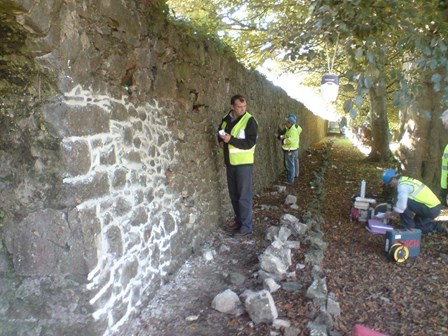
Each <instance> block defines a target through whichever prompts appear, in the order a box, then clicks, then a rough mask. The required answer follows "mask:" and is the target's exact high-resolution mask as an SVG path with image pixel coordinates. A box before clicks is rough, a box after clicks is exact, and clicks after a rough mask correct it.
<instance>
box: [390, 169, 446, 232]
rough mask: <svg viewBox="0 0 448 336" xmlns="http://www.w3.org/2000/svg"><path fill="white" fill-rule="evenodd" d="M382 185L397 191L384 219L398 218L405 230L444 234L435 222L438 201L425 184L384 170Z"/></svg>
mask: <svg viewBox="0 0 448 336" xmlns="http://www.w3.org/2000/svg"><path fill="white" fill-rule="evenodd" d="M382 180H383V183H384V184H386V185H388V186H389V187H391V188H396V189H397V202H396V204H395V206H394V207H393V210H392V211H387V212H386V214H385V217H386V218H392V217H396V216H400V222H401V224H402V225H403V226H404V227H405V228H406V229H414V228H417V229H420V230H422V233H430V232H444V228H443V227H442V225H441V223H438V222H435V221H434V218H436V217H437V216H438V215H439V214H440V211H441V209H442V206H441V204H440V201H439V199H438V198H437V196H436V195H435V194H434V193H433V192H432V191H431V189H429V188H428V187H427V186H426V185H425V184H423V183H422V182H420V181H419V180H416V179H414V178H411V177H407V176H400V175H399V174H397V172H396V171H395V170H394V169H386V170H385V171H384V173H383V175H382Z"/></svg>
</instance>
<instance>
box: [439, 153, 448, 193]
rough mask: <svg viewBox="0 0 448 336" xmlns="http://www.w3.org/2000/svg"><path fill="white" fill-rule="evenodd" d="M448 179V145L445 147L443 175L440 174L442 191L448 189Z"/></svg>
mask: <svg viewBox="0 0 448 336" xmlns="http://www.w3.org/2000/svg"><path fill="white" fill-rule="evenodd" d="M447 179H448V145H446V146H445V150H444V151H443V156H442V173H441V174H440V187H441V188H442V189H448V188H447V184H448V182H447Z"/></svg>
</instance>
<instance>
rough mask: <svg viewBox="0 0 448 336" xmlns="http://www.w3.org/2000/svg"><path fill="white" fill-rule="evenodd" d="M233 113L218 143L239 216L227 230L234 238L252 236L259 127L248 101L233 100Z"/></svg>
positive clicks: (224, 122)
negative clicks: (253, 180)
mask: <svg viewBox="0 0 448 336" xmlns="http://www.w3.org/2000/svg"><path fill="white" fill-rule="evenodd" d="M230 106H231V110H230V112H229V113H227V114H226V115H225V116H224V118H223V119H222V121H221V123H220V125H219V128H218V143H219V145H220V147H221V148H222V149H223V151H224V163H225V165H226V174H227V188H228V189H229V196H230V201H231V203H232V207H233V211H234V213H235V221H234V223H233V225H231V226H230V227H229V228H227V231H229V232H230V233H232V235H233V236H234V237H243V236H247V235H250V234H252V232H253V228H252V219H253V215H252V199H253V191H252V175H253V165H254V154H255V145H256V142H257V130H258V125H257V122H256V120H255V118H254V117H253V116H252V115H251V114H250V113H249V112H246V108H247V104H246V98H244V96H242V95H235V96H233V97H232V98H231V99H230Z"/></svg>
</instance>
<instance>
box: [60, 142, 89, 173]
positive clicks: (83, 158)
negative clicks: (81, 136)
mask: <svg viewBox="0 0 448 336" xmlns="http://www.w3.org/2000/svg"><path fill="white" fill-rule="evenodd" d="M61 156H62V161H63V162H64V164H65V167H66V175H67V176H68V177H74V176H78V175H84V174H87V173H88V172H89V169H90V164H91V155H90V149H89V144H88V143H87V141H85V140H74V141H63V142H62V146H61Z"/></svg>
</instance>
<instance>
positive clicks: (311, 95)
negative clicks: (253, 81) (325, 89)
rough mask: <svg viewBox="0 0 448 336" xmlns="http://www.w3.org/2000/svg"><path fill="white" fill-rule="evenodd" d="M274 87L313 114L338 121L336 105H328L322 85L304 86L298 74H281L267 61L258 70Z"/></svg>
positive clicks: (273, 64)
mask: <svg viewBox="0 0 448 336" xmlns="http://www.w3.org/2000/svg"><path fill="white" fill-rule="evenodd" d="M257 70H258V71H259V72H261V73H262V74H264V75H265V76H266V78H267V79H268V80H269V81H271V82H272V83H273V84H274V85H276V86H279V87H281V88H282V89H283V90H285V91H286V93H287V94H288V95H289V96H290V97H291V98H293V99H296V100H298V101H299V102H301V103H302V104H303V105H305V106H306V107H307V108H308V109H309V110H310V111H311V112H313V113H314V114H316V115H318V116H320V117H321V118H323V119H327V120H330V121H333V120H337V119H338V114H337V112H336V108H335V107H334V104H329V103H327V102H326V101H325V100H324V99H323V98H322V95H321V90H320V83H318V84H317V85H316V87H309V86H304V85H302V84H301V83H302V79H301V76H300V75H297V74H280V73H279V70H278V68H277V67H276V65H275V63H273V62H272V61H267V62H265V63H264V64H263V66H261V67H259V68H258V69H257Z"/></svg>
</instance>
